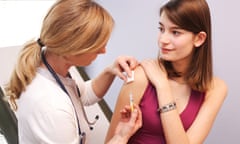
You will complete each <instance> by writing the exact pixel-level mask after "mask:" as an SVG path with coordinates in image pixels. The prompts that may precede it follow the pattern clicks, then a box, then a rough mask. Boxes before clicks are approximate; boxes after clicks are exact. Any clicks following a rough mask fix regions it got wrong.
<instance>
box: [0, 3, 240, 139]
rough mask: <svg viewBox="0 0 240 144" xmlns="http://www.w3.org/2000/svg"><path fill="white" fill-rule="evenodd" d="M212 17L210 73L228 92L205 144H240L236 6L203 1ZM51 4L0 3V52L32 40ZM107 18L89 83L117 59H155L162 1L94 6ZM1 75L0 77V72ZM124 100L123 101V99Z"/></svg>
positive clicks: (114, 90)
mask: <svg viewBox="0 0 240 144" xmlns="http://www.w3.org/2000/svg"><path fill="white" fill-rule="evenodd" d="M207 1H208V3H209V6H210V9H211V13H212V26H213V54H214V57H213V58H214V71H215V74H216V75H217V76H219V77H221V78H222V79H223V80H225V81H226V83H227V84H228V86H229V93H228V97H227V99H226V101H225V102H224V105H223V107H222V109H221V111H220V113H219V115H218V117H217V119H216V122H215V124H214V126H213V129H212V131H211V133H210V134H209V136H208V138H207V140H206V142H205V143H206V144H227V143H238V142H239V141H240V137H239V133H240V124H239V121H240V108H239V107H240V95H239V88H240V87H239V86H240V78H239V73H240V68H239V66H240V64H239V61H240V58H239V53H240V48H239V44H238V42H239V34H240V28H239V25H240V19H239V13H240V10H239V5H240V2H239V1H238V0H228V1H225V0H216V1H215V0H207ZM52 2H53V0H45V1H40V0H38V1H37V0H35V1H33V0H32V1H30V0H26V1H0V18H1V22H0V48H1V47H8V46H16V45H21V44H23V43H24V42H25V41H26V40H29V39H31V38H34V37H38V33H39V31H40V26H41V20H42V18H43V16H44V15H45V13H46V10H47V9H48V8H49V6H50V5H51V4H52ZM98 2H99V3H101V4H102V5H103V6H104V7H105V8H106V9H107V10H109V12H110V13H111V14H112V15H113V17H114V19H115V22H116V26H115V29H114V32H113V34H112V37H111V39H110V41H109V43H108V48H107V54H105V55H103V56H99V57H98V58H97V61H95V62H94V63H92V65H91V66H89V67H87V71H88V73H89V74H90V76H91V77H94V76H96V75H97V74H98V73H99V72H100V71H101V70H102V69H103V66H106V65H108V64H110V63H111V62H113V60H114V59H115V58H116V57H117V56H118V55H125V54H127V55H133V56H135V57H136V58H138V59H139V60H142V59H144V58H150V57H151V58H154V57H156V56H157V52H158V47H157V34H158V29H157V27H158V18H159V16H158V10H159V7H160V6H161V4H162V2H165V1H164V0H149V1H146V0H119V1H114V0H98ZM0 73H1V72H0ZM121 85H122V82H121V81H120V80H119V79H116V80H115V81H114V83H113V85H112V87H111V89H110V91H109V92H108V93H107V95H106V97H105V100H106V101H107V103H108V104H109V106H110V108H111V109H112V110H113V109H114V106H115V102H116V98H117V96H118V93H119V90H120V87H121ZM126 98H127V97H126Z"/></svg>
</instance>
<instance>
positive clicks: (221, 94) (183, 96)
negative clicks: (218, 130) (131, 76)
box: [106, 12, 227, 144]
mask: <svg viewBox="0 0 240 144" xmlns="http://www.w3.org/2000/svg"><path fill="white" fill-rule="evenodd" d="M159 29H160V32H159V38H158V45H159V47H160V48H161V49H160V50H161V52H162V53H161V57H162V58H163V59H165V60H169V61H171V62H172V64H173V66H174V68H175V69H176V70H177V71H179V72H182V73H184V72H185V71H186V69H187V66H188V64H189V63H190V58H191V56H192V50H193V49H194V48H197V47H198V46H200V45H201V44H202V43H203V42H204V41H205V39H206V33H205V32H199V33H198V34H193V33H191V32H189V31H186V30H183V29H181V28H179V27H178V26H177V25H175V24H173V23H172V22H171V21H170V20H169V19H168V17H167V16H166V15H165V13H164V12H163V13H162V14H161V16H160V28H159ZM149 81H150V82H151V83H152V84H153V85H154V87H155V88H156V91H157V98H158V103H159V107H162V106H164V105H166V104H168V103H171V102H176V104H177V108H176V109H175V110H171V111H168V112H166V113H160V114H159V117H160V119H161V121H162V126H163V130H164V135H165V139H166V143H167V144H202V143H203V142H204V140H205V139H206V137H207V135H208V134H209V132H210V130H211V128H212V126H213V123H214V120H215V118H216V116H217V113H218V112H219V110H220V108H221V106H222V104H223V102H224V99H225V98H226V96H227V86H226V84H225V82H224V81H223V80H221V79H219V78H217V77H214V78H213V80H212V86H211V87H210V89H209V90H207V91H206V95H205V100H204V102H203V104H202V106H201V108H200V111H199V113H198V115H197V117H196V119H195V121H194V122H193V124H192V125H191V126H190V128H189V129H188V130H187V131H185V130H184V128H183V125H182V122H181V120H180V116H179V114H180V113H181V112H182V111H183V110H184V108H185V107H186V105H187V103H188V100H189V96H190V90H191V88H190V86H189V85H187V84H186V82H185V80H184V79H183V78H182V77H179V78H174V79H168V78H167V74H166V70H165V68H164V66H163V65H161V64H160V63H159V62H158V60H157V59H153V60H152V59H149V60H144V61H143V62H142V63H141V67H138V68H137V69H135V80H134V82H132V83H129V84H124V85H123V87H122V89H121V91H120V94H119V97H118V100H117V103H116V107H115V112H114V114H113V117H112V121H111V124H110V127H109V131H108V134H107V137H106V141H107V140H109V139H110V138H111V137H112V136H113V133H114V129H115V127H116V124H117V123H118V119H119V118H120V115H119V114H118V113H117V111H119V110H120V109H121V108H122V107H123V106H124V105H126V104H128V103H129V101H128V99H126V95H128V94H129V92H130V91H131V92H132V93H133V98H134V102H135V103H136V104H139V103H140V100H141V98H142V96H143V93H144V91H145V89H146V87H147V85H148V83H149Z"/></svg>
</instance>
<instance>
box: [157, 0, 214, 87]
mask: <svg viewBox="0 0 240 144" xmlns="http://www.w3.org/2000/svg"><path fill="white" fill-rule="evenodd" d="M163 11H164V13H166V15H167V17H168V18H169V19H170V20H171V21H172V22H173V23H174V24H176V25H177V26H179V27H180V28H182V29H185V30H187V31H190V32H193V33H194V34H198V33H199V32H201V31H204V32H205V33H206V34H207V38H206V40H205V42H204V43H203V44H202V45H201V46H200V47H198V48H195V49H194V51H193V56H192V60H191V63H190V65H189V66H188V70H187V73H186V74H185V75H184V78H185V79H186V81H187V83H188V84H189V85H190V86H191V88H193V89H195V90H198V91H206V90H207V89H208V88H209V87H210V85H211V81H212V77H213V68H212V34H211V15H210V10H209V7H208V4H207V2H206V1H205V0H170V1H169V2H168V3H166V4H165V5H164V6H163V7H162V8H161V9H160V15H161V14H162V12H163ZM161 61H162V62H163V64H164V65H165V68H166V70H167V72H168V76H169V77H170V78H171V77H176V76H180V75H181V73H179V72H177V71H175V70H174V68H173V66H172V64H171V62H169V61H165V60H161Z"/></svg>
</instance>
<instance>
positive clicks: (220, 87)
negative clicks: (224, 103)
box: [207, 77, 228, 100]
mask: <svg viewBox="0 0 240 144" xmlns="http://www.w3.org/2000/svg"><path fill="white" fill-rule="evenodd" d="M207 93H208V95H209V96H211V97H214V99H215V98H217V99H220V100H224V99H225V98H226V96H227V93H228V86H227V84H226V82H225V81H224V80H222V79H221V78H219V77H214V78H213V83H212V86H211V88H210V89H209V90H208V92H207Z"/></svg>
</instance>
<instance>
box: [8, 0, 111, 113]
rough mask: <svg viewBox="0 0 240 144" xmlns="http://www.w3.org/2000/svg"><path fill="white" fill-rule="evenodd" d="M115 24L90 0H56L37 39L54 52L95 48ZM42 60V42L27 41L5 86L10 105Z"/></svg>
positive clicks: (13, 103)
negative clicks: (40, 43)
mask: <svg viewBox="0 0 240 144" xmlns="http://www.w3.org/2000/svg"><path fill="white" fill-rule="evenodd" d="M113 26H114V20H113V18H112V17H111V15H110V14H109V13H108V12H107V11H106V10H105V9H104V8H103V7H102V6H100V5H99V4H97V3H96V2H94V1H92V0H59V1H57V2H56V3H55V4H54V5H53V6H52V7H51V8H50V10H49V12H48V13H47V15H46V16H45V18H44V20H43V24H42V30H41V33H40V40H41V42H42V43H43V44H44V45H45V46H46V51H50V52H52V53H55V54H57V55H63V56H64V55H77V54H84V53H91V52H97V51H99V49H101V48H102V47H103V46H104V45H106V43H107V41H108V40H109V37H110V35H111V32H112V29H113ZM40 64H41V46H40V45H39V44H38V43H37V41H35V40H31V41H29V42H27V43H26V44H25V45H24V47H23V49H22V50H21V52H20V54H19V58H18V61H17V63H16V66H15V68H14V70H13V73H12V76H11V78H10V81H9V83H8V84H7V85H6V86H5V91H6V95H7V96H10V102H11V105H12V106H13V109H15V110H16V109H17V105H16V102H15V99H17V98H20V95H21V93H22V92H23V91H25V89H26V87H27V85H28V84H30V83H31V82H32V80H33V78H34V77H35V75H36V69H37V67H39V66H40Z"/></svg>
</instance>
